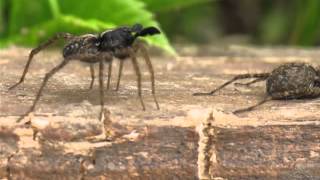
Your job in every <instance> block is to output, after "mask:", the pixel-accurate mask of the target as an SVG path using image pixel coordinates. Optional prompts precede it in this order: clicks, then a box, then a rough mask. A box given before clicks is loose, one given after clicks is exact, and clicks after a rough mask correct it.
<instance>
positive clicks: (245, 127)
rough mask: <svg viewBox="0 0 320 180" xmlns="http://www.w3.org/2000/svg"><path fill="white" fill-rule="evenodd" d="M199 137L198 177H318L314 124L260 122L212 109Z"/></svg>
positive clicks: (319, 142)
mask: <svg viewBox="0 0 320 180" xmlns="http://www.w3.org/2000/svg"><path fill="white" fill-rule="evenodd" d="M237 121H242V122H245V123H242V125H239V123H238V122H237ZM223 122H227V123H225V124H224V123H223ZM232 122H234V123H232ZM226 124H229V125H228V126H226ZM232 124H234V125H232ZM199 133H200V139H199V155H198V165H199V166H198V168H199V176H200V178H201V179H214V178H224V179H319V178H320V171H319V169H320V138H319V137H320V122H319V121H308V120H306V121H303V122H301V120H300V121H290V122H281V120H278V121H277V122H275V121H274V122H269V123H268V124H263V123H259V122H257V123H253V120H252V119H250V120H248V118H238V117H235V116H234V115H224V114H223V113H221V112H217V111H214V112H213V113H211V114H210V115H209V118H207V119H206V120H205V121H204V122H203V124H202V125H201V127H200V128H199Z"/></svg>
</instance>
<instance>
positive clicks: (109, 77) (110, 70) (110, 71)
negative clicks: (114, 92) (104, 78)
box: [107, 61, 112, 89]
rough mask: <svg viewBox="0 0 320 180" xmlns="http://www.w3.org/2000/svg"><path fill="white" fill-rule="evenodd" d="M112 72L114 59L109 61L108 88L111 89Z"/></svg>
mask: <svg viewBox="0 0 320 180" xmlns="http://www.w3.org/2000/svg"><path fill="white" fill-rule="evenodd" d="M111 74H112V61H110V62H109V69H108V82H107V89H109V87H110V81H111Z"/></svg>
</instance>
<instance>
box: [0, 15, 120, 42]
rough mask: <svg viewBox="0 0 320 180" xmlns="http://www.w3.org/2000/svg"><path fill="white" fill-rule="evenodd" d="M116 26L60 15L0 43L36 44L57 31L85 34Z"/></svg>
mask: <svg viewBox="0 0 320 180" xmlns="http://www.w3.org/2000/svg"><path fill="white" fill-rule="evenodd" d="M112 27H114V24H110V23H104V22H101V21H99V20H95V19H89V20H83V19H81V18H78V17H75V16H70V15H69V16H66V15H65V16H63V15H61V16H59V17H57V18H55V19H52V20H49V21H47V22H44V23H42V24H40V25H37V26H34V27H31V28H29V29H28V31H27V32H26V34H24V35H16V36H12V37H11V38H10V39H9V40H7V41H3V42H2V43H1V44H0V45H1V46H5V45H8V44H11V43H14V44H21V45H28V46H36V45H38V44H39V43H40V42H43V41H45V40H46V39H48V38H49V37H52V36H53V35H54V34H55V33H57V32H69V33H72V34H83V33H92V32H98V31H102V30H105V29H110V28H112Z"/></svg>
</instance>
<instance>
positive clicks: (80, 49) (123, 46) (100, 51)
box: [9, 24, 160, 120]
mask: <svg viewBox="0 0 320 180" xmlns="http://www.w3.org/2000/svg"><path fill="white" fill-rule="evenodd" d="M159 33H160V31H159V30H158V29H157V28H155V27H146V28H143V26H142V25H140V24H135V25H134V26H132V27H119V28H115V29H112V30H108V31H105V32H102V33H100V34H97V35H95V34H85V35H82V36H75V35H72V34H69V33H59V34H57V35H55V36H54V37H53V38H51V39H49V40H48V41H47V42H45V43H43V44H41V45H39V46H38V47H37V48H35V49H33V50H32V51H31V53H30V55H29V59H28V61H27V64H26V66H25V68H24V71H23V74H22V77H21V78H20V81H19V82H18V83H16V84H14V85H13V86H11V87H10V88H9V89H13V88H15V87H17V86H18V85H19V84H21V83H22V82H23V81H24V78H25V75H26V74H27V72H28V69H29V66H30V63H31V61H32V59H33V56H34V55H36V54H37V53H39V52H40V51H41V50H42V49H45V48H46V47H48V46H49V45H51V44H52V43H54V42H55V41H57V40H59V39H64V40H65V41H67V43H66V44H65V46H64V48H63V50H62V55H63V61H62V62H61V63H60V64H59V65H57V66H56V67H55V68H53V69H52V70H51V71H49V72H48V73H47V74H46V76H45V78H44V80H43V83H42V85H41V87H40V89H39V91H38V94H37V96H36V99H35V100H34V102H33V105H32V106H31V108H30V109H29V111H27V113H26V115H27V114H29V113H30V112H32V111H34V108H35V106H36V104H37V102H38V101H39V99H40V96H41V94H42V91H43V88H44V87H45V85H46V83H47V82H48V80H49V79H50V78H51V77H52V75H53V74H55V73H56V72H58V71H59V70H60V69H62V68H63V67H64V66H65V65H66V64H68V63H69V62H70V60H79V61H82V62H85V63H89V64H90V71H91V84H90V89H91V88H92V86H93V82H94V79H95V75H94V67H93V64H95V63H99V87H100V103H101V112H100V116H101V115H102V113H103V107H104V98H103V97H104V88H103V81H104V76H103V73H104V63H109V72H108V84H107V88H109V84H110V76H111V69H112V60H113V57H115V58H118V59H120V60H121V61H120V68H119V75H118V82H117V89H118V87H119V83H120V78H121V73H122V67H123V60H125V59H131V62H132V65H133V67H134V70H135V72H136V75H137V83H138V84H137V85H138V95H139V99H140V102H141V105H142V108H143V110H145V105H144V103H143V100H142V93H141V72H140V69H139V65H138V62H137V59H136V58H137V53H138V52H141V54H142V57H143V58H144V60H145V62H146V64H147V66H148V69H149V72H150V76H151V85H152V86H151V88H152V95H153V98H154V101H155V103H156V106H157V109H159V105H158V102H157V99H156V96H155V82H154V71H153V67H152V64H151V61H150V58H149V55H148V52H147V49H146V48H145V47H144V45H143V44H142V43H141V42H136V39H137V38H138V37H139V36H146V35H155V34H159ZM23 117H24V116H21V118H20V119H19V120H21V119H22V118H23Z"/></svg>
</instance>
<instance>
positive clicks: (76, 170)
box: [0, 46, 320, 179]
mask: <svg viewBox="0 0 320 180" xmlns="http://www.w3.org/2000/svg"><path fill="white" fill-rule="evenodd" d="M29 51H30V49H24V48H16V47H12V48H9V49H4V50H1V52H0V98H1V99H0V130H1V131H0V145H1V149H0V152H1V154H0V177H1V178H4V179H199V176H200V178H207V177H209V176H210V177H211V178H218V177H222V178H227V179H228V178H231V179H232V178H235V179H236V177H253V176H255V177H257V178H259V177H260V176H261V177H276V175H279V172H280V171H279V170H281V168H282V169H286V170H288V169H290V166H289V165H290V162H296V163H295V164H294V165H296V167H295V169H296V170H297V171H294V170H292V171H291V170H290V171H289V170H288V171H283V172H284V173H287V172H289V173H290V174H292V175H293V177H300V175H301V176H302V175H308V177H309V176H310V177H311V178H315V179H316V178H319V175H318V174H316V172H315V171H314V170H313V169H312V168H318V167H319V166H318V165H319V158H318V153H319V149H317V143H319V134H317V133H318V132H317V131H318V129H319V128H318V127H319V126H318V125H319V124H318V122H319V119H317V117H319V116H318V115H319V108H320V106H319V103H318V101H317V99H315V100H294V101H272V102H269V103H267V104H265V105H263V106H262V107H260V108H258V109H257V110H255V111H253V112H249V113H245V114H243V115H241V117H236V116H234V115H232V114H231V115H230V112H232V111H233V110H235V109H238V108H240V107H246V106H248V105H250V104H253V103H255V102H257V101H259V100H260V99H261V98H262V97H263V95H264V93H265V87H264V84H263V83H258V84H256V85H253V86H252V87H251V88H246V87H238V86H234V85H231V86H229V87H227V88H226V89H225V90H224V91H221V92H220V93H218V94H217V95H216V96H211V97H193V96H192V93H194V92H198V91H208V90H211V89H212V88H214V87H217V86H218V85H220V84H221V83H223V82H224V81H226V80H227V79H230V78H231V77H232V76H234V75H236V74H241V73H248V72H255V73H256V72H266V71H270V70H271V69H272V68H274V67H276V66H277V65H279V64H281V63H284V62H292V61H303V62H310V63H315V64H317V61H316V60H317V58H318V57H319V55H320V53H319V52H320V51H317V50H298V49H257V48H248V47H237V46H235V47H231V48H229V49H213V50H210V51H211V54H210V56H198V55H194V54H193V55H192V56H190V55H188V54H187V53H188V52H190V49H188V48H186V49H182V51H186V54H185V56H182V57H179V58H177V59H174V58H170V57H162V56H160V57H153V58H152V61H153V63H154V67H155V72H156V94H157V96H158V100H159V103H160V108H161V109H160V110H156V107H155V104H154V102H153V98H152V96H151V90H150V82H149V74H148V71H147V69H146V66H145V64H144V61H142V60H139V64H140V65H141V69H142V71H143V73H142V75H143V83H142V86H143V97H144V101H145V104H146V108H147V110H146V111H142V110H141V107H140V102H139V99H138V98H137V92H136V91H137V88H136V77H135V74H134V72H133V70H132V66H131V63H130V62H129V61H128V62H126V63H125V67H124V74H123V79H122V80H121V85H120V90H119V91H118V92H116V91H114V89H115V84H116V77H117V74H116V72H117V68H118V65H117V64H116V63H114V64H115V65H114V67H113V75H112V84H111V89H110V90H105V97H104V98H105V103H106V112H109V113H107V114H108V115H106V116H105V118H104V121H101V122H100V121H99V120H98V118H97V117H98V114H99V109H100V106H99V96H98V94H99V91H98V83H97V82H95V85H94V88H93V89H92V90H89V89H88V88H89V85H90V69H89V67H88V66H87V65H85V64H81V63H79V62H76V61H75V62H71V63H70V64H69V65H67V66H66V67H65V68H64V69H63V70H61V72H59V73H57V74H56V75H55V76H54V77H53V78H52V79H51V80H50V81H49V83H48V85H47V87H46V88H45V90H44V92H43V96H42V97H41V100H40V101H39V104H38V106H37V108H36V112H34V113H33V115H31V116H30V117H28V118H29V119H30V120H31V125H30V126H28V127H26V126H24V125H23V124H17V123H15V120H16V119H17V118H18V116H19V115H21V114H22V113H23V112H25V111H26V110H27V109H28V108H29V107H30V106H31V103H32V100H33V99H34V96H35V93H36V92H37V90H38V89H39V86H40V83H41V81H42V79H43V77H44V74H45V73H46V72H48V71H49V70H50V69H51V68H53V67H54V65H56V64H57V63H58V62H59V61H61V55H60V54H59V52H57V51H50V50H49V51H46V52H44V53H40V54H39V55H38V56H36V58H35V60H34V62H33V63H32V64H31V68H30V70H29V73H28V75H27V76H26V80H25V82H24V83H22V84H21V86H18V87H17V88H16V89H14V90H11V91H8V88H9V87H10V86H11V85H13V84H14V83H15V82H17V81H18V80H19V78H20V75H21V73H22V70H23V68H24V65H25V63H26V59H27V55H28V52H29ZM193 53H194V52H193ZM195 54H197V53H195ZM96 69H97V67H96ZM96 74H97V70H96ZM106 74H107V73H106ZM221 111H223V112H222V115H221V113H220V112H221ZM210 112H217V113H214V115H213V119H215V123H212V125H211V126H210V128H211V127H214V128H213V129H216V128H217V129H218V130H219V132H220V133H218V134H217V136H216V138H218V140H219V143H217V144H212V147H216V148H217V149H218V150H219V151H217V152H219V153H217V154H216V157H217V158H219V161H217V163H215V164H214V163H213V164H209V165H206V166H207V167H208V168H206V169H205V170H204V169H201V168H199V169H198V163H197V162H198V141H199V136H198V132H197V131H196V127H200V126H201V124H202V123H203V120H204V119H207V118H208V116H209V114H210ZM219 117H221V118H219ZM230 117H232V118H231V120H230ZM243 118H245V120H244V119H243ZM218 119H220V120H218ZM218 122H219V123H218ZM198 129H201V128H198ZM303 132H305V133H303ZM200 134H201V133H200ZM257 134H258V135H259V136H257ZM269 134H272V135H269ZM282 136H285V137H288V138H283V139H281V137H282ZM289 136H290V137H289ZM241 137H242V139H241ZM255 137H257V140H255V141H253V140H254V139H255ZM297 138H298V139H297ZM299 138H300V139H299ZM232 139H234V140H236V141H237V142H234V141H233V140H232ZM272 139H274V140H272ZM258 140H261V141H262V142H264V143H265V144H259V143H258ZM282 140H283V142H281V141H282ZM213 142H215V141H213ZM238 142H239V143H240V144H239V143H238ZM230 143H231V145H230ZM232 143H234V145H232ZM241 143H242V144H241ZM295 143H296V145H295ZM214 145H217V146H214ZM250 145H252V146H250ZM242 146H243V148H241V147H242ZM209 147H211V146H209ZM287 147H290V148H291V149H290V152H293V154H290V153H289V155H288V154H285V155H284V156H281V154H277V153H283V152H287V151H285V150H284V149H285V148H287ZM259 148H260V149H262V150H261V151H258V149H259ZM263 148H265V149H263ZM270 149H277V151H269V150H270ZM299 149H301V151H298V150H299ZM263 150H265V151H263ZM223 152H226V153H223ZM307 152H308V153H309V154H307ZM245 153H247V154H245ZM259 153H260V154H259ZM268 153H276V154H274V155H273V156H267V155H269V154H268ZM200 154H201V153H200ZM241 154H245V155H246V156H243V157H242V156H240V155H241ZM260 156H261V157H262V158H261V157H260ZM311 156H312V158H310V157H311ZM203 157H206V158H208V157H209V156H208V157H207V156H203ZM280 157H281V158H282V159H281V158H280ZM209 158H211V156H210V157H209ZM266 158H269V159H266ZM286 158H287V159H288V160H287V159H286ZM299 158H300V159H299ZM303 158H304V159H303ZM297 159H298V160H299V161H297ZM286 161H288V163H289V164H285V163H284V162H286ZM199 162H200V161H199ZM265 162H267V164H264V163H265ZM246 163H247V164H246ZM255 163H256V164H255ZM259 163H260V164H263V165H260V164H259ZM268 163H270V164H268ZM281 163H282V164H281ZM276 164H280V166H277V165H276ZM268 165H270V166H268ZM199 166H201V163H199ZM249 166H250V167H251V166H253V167H254V168H256V169H254V168H253V169H252V168H251V169H250V168H248V167H249ZM238 167H242V168H240V169H239V168H238ZM269 167H271V169H268V168H269ZM297 167H298V168H297ZM215 168H217V169H219V170H218V171H217V169H215ZM228 168H229V169H228ZM230 168H231V169H230ZM246 168H247V169H246ZM259 168H260V169H259ZM209 170H210V171H209ZM229 170H230V171H229ZM301 170H307V171H308V172H307V173H305V174H301V173H300V172H301ZM256 171H257V172H256ZM198 172H199V173H198ZM258 172H260V173H258ZM262 172H263V173H262ZM275 172H277V173H276V175H273V176H266V175H268V173H269V174H270V173H275ZM295 173H296V174H297V175H296V176H294V175H295ZM299 173H300V174H299ZM298 175H299V176H298ZM281 177H286V176H281Z"/></svg>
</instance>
